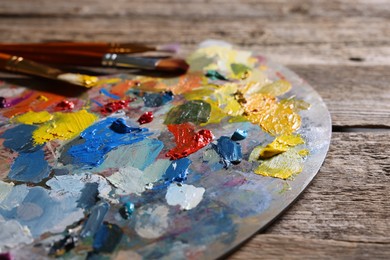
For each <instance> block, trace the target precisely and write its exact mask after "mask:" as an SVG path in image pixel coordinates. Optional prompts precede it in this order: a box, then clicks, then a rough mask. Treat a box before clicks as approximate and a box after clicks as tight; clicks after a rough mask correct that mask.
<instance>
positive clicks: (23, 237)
mask: <svg viewBox="0 0 390 260" xmlns="http://www.w3.org/2000/svg"><path fill="white" fill-rule="evenodd" d="M0 230H1V232H0V252H3V250H5V249H7V248H13V247H16V246H19V245H21V244H30V243H32V242H33V238H32V236H31V233H30V230H29V229H28V228H27V227H25V226H22V225H20V223H19V222H18V221H16V220H14V219H11V220H8V221H6V220H4V219H3V218H2V217H1V216H0ZM0 259H2V258H1V257H0Z"/></svg>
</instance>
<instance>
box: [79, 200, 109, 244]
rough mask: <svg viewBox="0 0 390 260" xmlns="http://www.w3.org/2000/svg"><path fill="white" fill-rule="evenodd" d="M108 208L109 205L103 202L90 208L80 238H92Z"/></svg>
mask: <svg viewBox="0 0 390 260" xmlns="http://www.w3.org/2000/svg"><path fill="white" fill-rule="evenodd" d="M109 208H110V204H108V203H107V202H105V201H101V202H99V203H98V204H96V205H95V206H93V207H92V209H91V214H90V215H89V217H88V220H87V222H85V224H84V226H83V229H82V230H81V232H80V237H81V238H86V237H93V236H94V235H95V234H96V232H97V231H98V229H99V228H100V226H101V224H102V223H103V220H104V217H105V216H106V214H107V212H108V210H109Z"/></svg>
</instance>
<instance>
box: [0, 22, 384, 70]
mask: <svg viewBox="0 0 390 260" xmlns="http://www.w3.org/2000/svg"><path fill="white" fill-rule="evenodd" d="M210 24H212V26H210ZM356 28H359V30H356ZM0 31H1V32H2V33H1V35H0V41H2V42H27V41H33V42H36V41H44V40H78V41H88V40H96V41H99V40H101V41H109V40H112V41H135V42H144V43H149V44H157V43H171V42H179V43H181V44H183V45H184V47H185V50H188V49H190V48H193V47H194V46H195V45H196V44H197V43H199V42H200V41H202V40H204V39H206V38H215V39H223V40H225V41H229V42H232V43H233V44H236V45H239V46H242V47H245V48H250V49H253V50H256V51H260V52H262V53H264V54H265V55H267V56H268V57H270V58H272V59H274V60H276V61H278V62H281V63H283V64H345V65H372V66H373V65H389V64H390V58H389V57H390V47H389V39H390V23H389V22H388V20H386V19H382V18H358V17H353V18H339V19H331V18H319V19H314V18H305V19H295V20H294V19H293V18H292V19H288V18H284V19H280V20H268V19H266V18H258V19H255V20H254V19H252V18H247V17H244V18H240V19H233V18H232V17H225V18H213V17H209V18H207V19H199V18H191V17H188V18H180V17H175V16H173V17H172V18H171V19H166V18H162V17H153V16H151V17H147V18H143V19H139V18H137V17H132V16H129V17H112V18H110V19H106V18H101V17H92V18H23V17H20V18H18V19H14V18H4V17H3V18H1V19H0ZM351 58H352V60H351ZM356 58H357V59H358V60H359V61H358V62H356V61H354V59H356Z"/></svg>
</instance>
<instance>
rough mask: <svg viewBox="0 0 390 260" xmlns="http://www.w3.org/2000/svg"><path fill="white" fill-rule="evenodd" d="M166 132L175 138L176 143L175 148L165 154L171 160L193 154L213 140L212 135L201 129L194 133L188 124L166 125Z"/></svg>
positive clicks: (193, 129) (191, 126) (208, 131)
mask: <svg viewBox="0 0 390 260" xmlns="http://www.w3.org/2000/svg"><path fill="white" fill-rule="evenodd" d="M168 130H169V131H170V132H171V133H172V134H173V135H174V136H175V143H176V147H175V148H173V149H171V150H169V151H168V152H167V154H166V156H167V157H169V158H171V160H177V159H180V158H183V157H186V156H188V155H190V154H192V153H195V152H196V151H198V150H200V149H202V148H203V147H205V146H206V145H208V144H209V143H210V142H211V141H212V140H213V134H212V133H211V131H210V130H207V129H202V130H199V131H198V132H195V128H194V126H193V125H192V124H190V123H184V124H179V125H168Z"/></svg>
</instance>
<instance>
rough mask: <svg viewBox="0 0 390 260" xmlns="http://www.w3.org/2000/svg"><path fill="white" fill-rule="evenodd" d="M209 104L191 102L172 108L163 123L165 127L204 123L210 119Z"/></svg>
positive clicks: (198, 101) (197, 101)
mask: <svg viewBox="0 0 390 260" xmlns="http://www.w3.org/2000/svg"><path fill="white" fill-rule="evenodd" d="M210 110H211V107H210V104H209V103H207V102H205V101H202V100H191V101H188V102H187V103H184V104H183V105H180V106H177V107H174V108H172V109H171V110H170V111H169V112H168V114H167V116H166V118H165V121H164V124H166V125H172V124H182V123H186V122H192V123H194V124H200V123H206V122H207V121H208V119H209V118H210Z"/></svg>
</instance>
